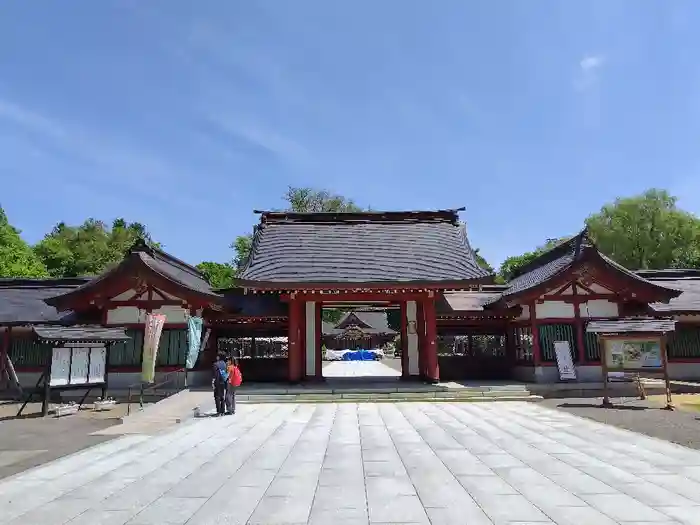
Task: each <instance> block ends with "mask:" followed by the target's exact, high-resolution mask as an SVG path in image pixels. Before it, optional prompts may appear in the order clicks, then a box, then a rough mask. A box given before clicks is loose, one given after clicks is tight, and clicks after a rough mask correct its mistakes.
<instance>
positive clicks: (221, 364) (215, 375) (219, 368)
mask: <svg viewBox="0 0 700 525" xmlns="http://www.w3.org/2000/svg"><path fill="white" fill-rule="evenodd" d="M211 386H212V388H213V389H214V404H215V405H216V415H217V416H223V415H224V412H225V405H226V391H227V390H228V367H227V366H226V355H225V354H224V353H221V352H219V353H218V354H217V355H216V361H214V364H213V365H212V379H211Z"/></svg>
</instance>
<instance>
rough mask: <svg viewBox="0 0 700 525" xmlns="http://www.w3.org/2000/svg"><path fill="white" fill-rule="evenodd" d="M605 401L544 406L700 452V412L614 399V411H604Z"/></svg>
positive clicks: (547, 401) (568, 401) (549, 402)
mask: <svg viewBox="0 0 700 525" xmlns="http://www.w3.org/2000/svg"><path fill="white" fill-rule="evenodd" d="M601 402H602V399H600V398H599V399H581V398H576V399H545V400H544V401H542V405H544V406H546V407H549V408H554V409H557V410H564V411H566V412H569V413H570V414H574V415H577V416H581V417H585V418H588V419H593V420H595V421H599V422H601V423H607V424H609V425H613V426H616V427H619V428H625V429H627V430H632V431H634V432H639V433H640V434H646V435H648V436H653V437H656V438H659V439H664V440H666V441H671V442H673V443H678V444H679V445H684V446H686V447H690V448H695V449H700V412H693V411H690V410H689V411H685V410H675V411H673V412H671V411H667V410H662V409H661V407H662V406H663V405H662V404H661V403H660V402H658V401H656V400H651V401H649V400H647V401H640V400H639V399H635V398H623V399H619V398H618V399H613V403H615V407H614V408H601V406H600V404H601Z"/></svg>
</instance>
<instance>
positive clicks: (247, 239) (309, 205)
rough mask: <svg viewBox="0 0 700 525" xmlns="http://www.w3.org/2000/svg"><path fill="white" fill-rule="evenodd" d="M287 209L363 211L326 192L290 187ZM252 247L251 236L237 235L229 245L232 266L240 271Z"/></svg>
mask: <svg viewBox="0 0 700 525" xmlns="http://www.w3.org/2000/svg"><path fill="white" fill-rule="evenodd" d="M284 200H285V201H287V204H288V206H287V208H286V209H285V210H284V211H288V212H296V213H320V212H359V211H363V209H362V208H361V207H359V206H358V205H357V204H355V202H354V201H353V200H351V199H346V198H345V197H341V196H340V195H336V194H333V193H330V192H328V191H326V190H316V189H313V188H297V187H294V186H290V187H289V188H287V192H286V193H285V194H284ZM252 245H253V236H252V235H251V234H248V235H239V236H238V237H236V240H234V241H233V243H232V244H231V248H233V251H234V256H233V264H234V266H235V267H236V268H237V270H238V271H240V270H241V269H242V268H243V266H244V265H245V263H246V261H247V260H248V256H249V255H250V249H251V247H252Z"/></svg>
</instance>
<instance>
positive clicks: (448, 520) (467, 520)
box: [425, 502, 493, 525]
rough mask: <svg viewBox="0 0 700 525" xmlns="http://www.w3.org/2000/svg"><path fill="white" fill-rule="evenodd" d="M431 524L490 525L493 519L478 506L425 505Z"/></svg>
mask: <svg viewBox="0 0 700 525" xmlns="http://www.w3.org/2000/svg"><path fill="white" fill-rule="evenodd" d="M425 511H426V512H427V514H428V518H429V519H430V523H431V525H492V524H493V521H491V520H490V519H489V517H488V516H487V515H486V514H485V513H484V511H482V510H481V509H480V508H479V507H477V506H475V507H471V506H462V504H461V502H460V504H459V505H454V506H452V507H426V508H425Z"/></svg>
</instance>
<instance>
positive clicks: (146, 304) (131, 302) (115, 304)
mask: <svg viewBox="0 0 700 525" xmlns="http://www.w3.org/2000/svg"><path fill="white" fill-rule="evenodd" d="M183 303H184V301H178V300H176V299H163V300H160V299H151V300H148V299H126V300H123V301H107V302H106V303H104V306H103V308H106V309H108V310H112V309H114V308H119V307H122V306H135V307H139V308H141V309H142V310H147V309H153V310H157V309H158V308H162V307H164V306H183Z"/></svg>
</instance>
